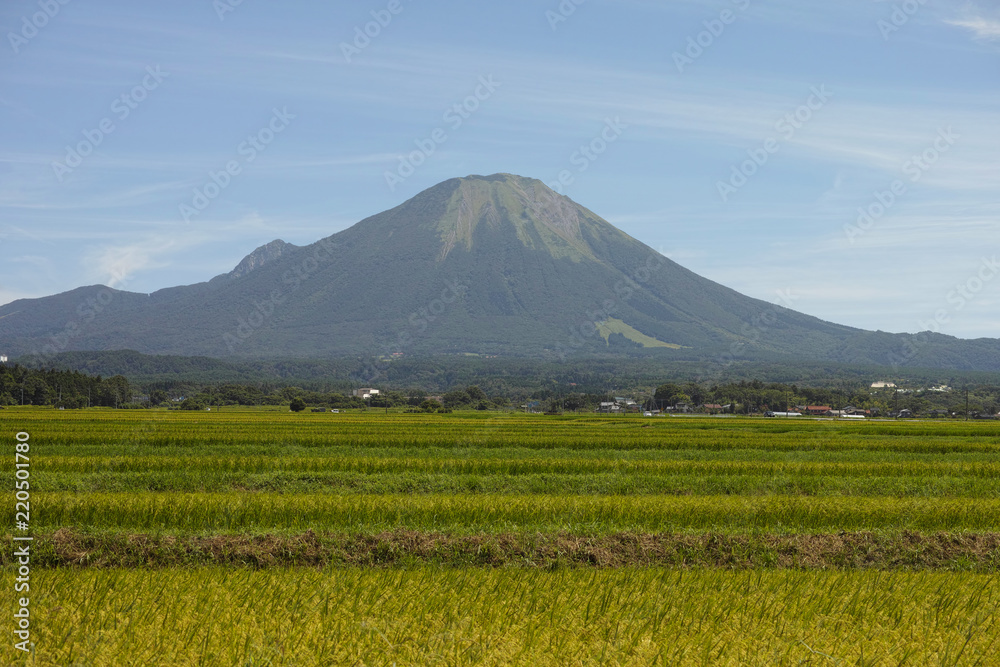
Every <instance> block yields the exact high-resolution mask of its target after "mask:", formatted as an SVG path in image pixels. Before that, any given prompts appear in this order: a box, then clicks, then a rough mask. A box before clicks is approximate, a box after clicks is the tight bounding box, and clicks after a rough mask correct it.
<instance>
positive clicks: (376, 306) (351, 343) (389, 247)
mask: <svg viewBox="0 0 1000 667" xmlns="http://www.w3.org/2000/svg"><path fill="white" fill-rule="evenodd" d="M0 341H2V342H0V347H3V348H4V349H3V350H2V351H3V352H5V353H8V354H11V355H23V354H31V353H42V354H51V353H54V352H61V351H64V350H111V349H134V350H138V351H140V352H145V353H150V354H179V355H205V356H215V357H228V356H255V357H321V356H331V355H337V356H339V355H374V356H390V355H398V354H421V355H427V354H462V353H477V354H486V355H516V356H533V357H547V358H564V357H566V356H567V355H573V354H578V353H609V352H629V351H634V350H639V349H640V348H647V349H657V350H659V351H660V353H661V354H664V355H673V356H675V357H676V358H685V359H691V358H703V359H716V360H720V359H728V358H731V357H732V356H737V357H746V358H768V357H774V356H775V355H781V356H783V357H785V358H796V357H797V358H803V359H810V360H830V361H843V362H855V363H876V364H880V365H886V364H890V363H900V364H908V365H910V364H912V365H924V366H950V367H955V368H1000V343H998V341H995V340H992V339H990V340H987V339H983V340H980V341H960V340H958V339H954V338H950V337H947V336H941V335H930V334H927V335H926V336H925V337H924V338H920V339H919V340H917V339H916V337H914V336H907V335H894V334H886V333H882V332H866V331H862V330H859V329H853V328H850V327H845V326H840V325H837V324H831V323H829V322H824V321H822V320H819V319H817V318H814V317H810V316H807V315H803V314H801V313H797V312H795V311H792V310H789V309H787V308H783V307H781V306H775V305H772V304H768V303H765V302H763V301H759V300H757V299H752V298H749V297H746V296H743V295H741V294H739V293H737V292H735V291H733V290H731V289H729V288H727V287H724V286H722V285H719V284H717V283H714V282H712V281H710V280H707V279H705V278H702V277H700V276H697V275H695V274H694V273H692V272H690V271H688V270H687V269H685V268H683V267H681V266H679V265H678V264H676V263H675V262H673V261H671V260H669V259H667V258H666V257H664V256H663V255H661V254H660V253H658V252H656V251H655V250H653V249H651V248H649V247H648V246H646V245H644V244H642V243H640V242H639V241H637V240H635V239H633V238H632V237H630V236H628V235H627V234H625V233H624V232H622V231H620V230H618V229H616V228H615V227H614V226H613V225H611V224H610V223H608V222H607V221H605V220H603V219H602V218H600V217H599V216H597V215H596V214H594V213H593V212H591V211H589V210H587V209H586V208H584V207H582V206H580V205H578V204H576V203H575V202H573V201H572V200H570V199H568V198H567V197H564V196H562V195H559V194H557V193H555V192H553V191H552V190H551V189H549V188H548V187H547V186H546V185H545V184H543V183H542V182H541V181H538V180H534V179H530V178H523V177H520V176H514V175H511V174H495V175H492V176H469V177H467V178H455V179H451V180H448V181H445V182H443V183H440V184H438V185H436V186H434V187H431V188H429V189H427V190H425V191H423V192H421V193H420V194H418V195H416V196H415V197H413V198H412V199H410V200H409V201H407V202H404V203H403V204H401V205H399V206H397V207H396V208H393V209H390V210H388V211H385V212H383V213H380V214H378V215H375V216H372V217H370V218H366V219H365V220H362V221H361V222H359V223H357V224H356V225H354V226H352V227H350V228H348V229H346V230H344V231H342V232H339V233H337V234H334V235H333V236H330V237H328V238H325V239H322V240H320V241H317V242H316V243H314V244H312V245H308V246H301V247H300V246H294V245H291V244H287V243H285V242H283V241H280V240H276V241H273V242H271V243H268V244H266V245H264V246H262V247H260V248H258V249H257V250H255V251H254V252H253V253H251V254H250V255H248V256H247V258H246V259H244V260H243V261H242V262H241V263H240V265H239V266H237V267H236V268H235V269H234V270H233V271H232V272H230V273H228V274H224V275H221V276H217V277H216V278H213V279H212V280H210V281H209V282H206V283H200V284H197V285H189V286H186V287H175V288H170V289H164V290H160V291H159V292H155V293H153V294H151V295H145V294H134V293H128V292H120V291H115V290H111V289H110V288H106V287H102V286H92V287H85V288H80V289H78V290H73V291H72V292H67V293H64V294H60V295H55V296H51V297H46V298H42V299H26V300H20V301H15V302H13V303H10V304H7V305H6V306H3V307H0Z"/></svg>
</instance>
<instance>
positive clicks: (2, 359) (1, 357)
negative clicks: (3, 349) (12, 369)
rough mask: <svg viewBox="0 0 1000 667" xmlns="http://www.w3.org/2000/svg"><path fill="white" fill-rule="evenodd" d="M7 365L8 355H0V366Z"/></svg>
mask: <svg viewBox="0 0 1000 667" xmlns="http://www.w3.org/2000/svg"><path fill="white" fill-rule="evenodd" d="M6 363H7V355H6V354H0V364H6Z"/></svg>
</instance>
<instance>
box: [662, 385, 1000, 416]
mask: <svg viewBox="0 0 1000 667" xmlns="http://www.w3.org/2000/svg"><path fill="white" fill-rule="evenodd" d="M679 403H685V404H688V405H694V406H698V405H704V404H706V403H714V404H717V405H730V406H731V411H732V412H738V413H745V414H752V413H758V412H763V411H765V410H785V408H793V407H794V406H797V405H828V406H830V407H831V408H833V409H835V410H836V409H841V408H844V407H846V406H848V405H852V406H854V407H856V408H861V409H863V410H871V411H872V413H873V414H890V413H892V412H895V411H897V410H904V409H906V410H909V411H911V412H912V413H913V414H914V415H928V414H931V413H948V414H954V415H962V416H965V414H966V411H967V410H968V413H969V414H971V415H973V416H976V415H995V414H997V411H998V409H1000V387H995V386H991V385H978V386H975V387H969V388H968V406H967V405H966V392H965V391H964V390H962V391H947V392H945V391H930V390H920V389H912V390H909V389H907V390H900V391H898V392H897V391H896V390H895V389H893V388H888V389H879V390H872V389H871V388H870V387H869V386H867V385H857V384H856V385H854V386H846V385H845V386H840V387H799V386H797V385H794V384H783V383H778V382H772V383H764V382H761V381H760V380H752V381H745V380H744V381H741V382H735V383H730V384H724V385H716V386H712V387H709V388H706V387H703V386H701V385H698V384H696V383H693V382H689V383H686V384H683V385H681V384H674V383H669V382H668V383H666V384H662V385H660V386H658V387H657V388H656V391H655V392H654V394H653V399H652V400H651V401H649V402H648V403H647V405H648V406H650V407H654V408H664V407H667V406H673V405H677V404H679Z"/></svg>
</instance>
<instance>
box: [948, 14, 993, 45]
mask: <svg viewBox="0 0 1000 667" xmlns="http://www.w3.org/2000/svg"><path fill="white" fill-rule="evenodd" d="M946 23H948V24H949V25H953V26H958V27H959V28H965V29H966V30H971V31H972V33H973V34H974V35H975V36H976V39H1000V20H996V19H987V18H985V17H982V16H977V17H974V18H968V19H954V20H950V21H946Z"/></svg>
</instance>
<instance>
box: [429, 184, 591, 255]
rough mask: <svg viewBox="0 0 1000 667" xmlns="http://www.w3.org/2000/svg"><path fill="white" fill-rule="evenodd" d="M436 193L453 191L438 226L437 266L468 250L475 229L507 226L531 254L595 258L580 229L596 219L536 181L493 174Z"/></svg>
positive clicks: (448, 186) (451, 185) (443, 186)
mask: <svg viewBox="0 0 1000 667" xmlns="http://www.w3.org/2000/svg"><path fill="white" fill-rule="evenodd" d="M438 187H441V188H452V189H453V191H452V194H451V197H450V198H449V200H448V202H447V208H446V211H445V214H444V215H443V216H442V217H441V219H440V221H439V222H438V226H437V227H438V232H439V234H440V237H441V251H440V253H439V254H438V260H439V261H440V260H443V259H444V258H445V257H447V256H448V254H449V253H450V252H451V251H452V250H453V249H454V248H455V247H456V246H458V245H463V246H464V247H465V248H466V250H471V249H472V245H473V236H474V233H475V230H476V228H477V227H478V226H479V225H480V224H484V225H487V226H488V227H489V228H490V229H494V230H495V229H497V228H499V227H500V226H501V224H502V222H503V221H508V222H510V223H511V224H512V225H513V226H514V228H515V230H516V232H517V237H518V238H519V239H520V241H521V243H523V244H524V245H525V246H527V247H529V248H531V249H537V250H541V249H547V250H548V251H549V252H551V253H552V255H553V256H554V257H557V258H558V257H569V258H570V259H573V260H579V259H580V258H581V257H587V258H590V259H594V258H595V257H594V252H593V250H592V248H590V246H589V244H588V243H587V241H586V240H585V239H584V237H583V234H582V232H581V226H583V225H587V224H594V223H596V222H598V221H599V218H597V216H595V215H593V214H592V213H590V212H589V211H587V210H586V209H584V208H583V207H581V206H579V205H577V204H575V203H574V202H573V201H571V200H570V199H567V198H566V197H564V196H562V195H559V194H557V193H555V192H554V191H553V190H551V189H550V188H549V187H548V186H546V185H545V184H544V183H542V182H541V181H539V180H536V179H533V178H524V177H522V176H516V175H514V174H493V175H492V176H468V177H466V178H461V179H453V180H451V181H446V182H445V183H442V184H441V185H440V186H438Z"/></svg>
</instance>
